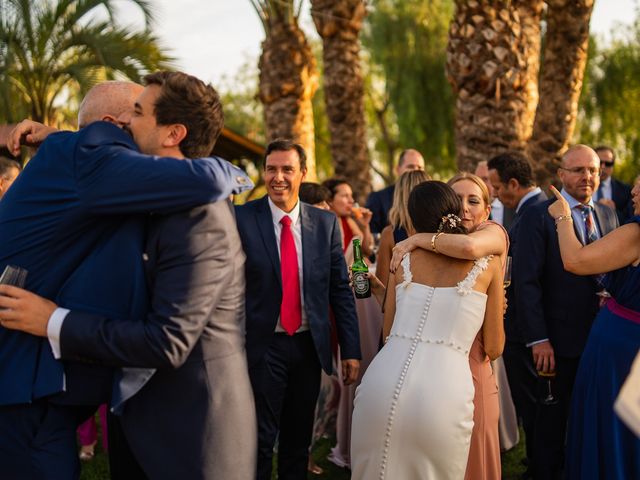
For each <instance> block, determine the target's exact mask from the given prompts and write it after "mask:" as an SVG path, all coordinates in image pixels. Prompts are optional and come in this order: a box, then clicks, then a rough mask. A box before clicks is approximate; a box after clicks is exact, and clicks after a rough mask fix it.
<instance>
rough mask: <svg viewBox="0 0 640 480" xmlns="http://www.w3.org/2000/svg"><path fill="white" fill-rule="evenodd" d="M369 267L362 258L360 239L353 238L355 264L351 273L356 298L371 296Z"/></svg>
mask: <svg viewBox="0 0 640 480" xmlns="http://www.w3.org/2000/svg"><path fill="white" fill-rule="evenodd" d="M368 271H369V267H367V264H366V263H364V260H362V249H361V248H360V240H358V239H357V238H354V239H353V265H351V274H352V278H353V291H354V292H355V294H356V298H369V297H370V296H371V284H370V283H369V279H368V278H367V272H368Z"/></svg>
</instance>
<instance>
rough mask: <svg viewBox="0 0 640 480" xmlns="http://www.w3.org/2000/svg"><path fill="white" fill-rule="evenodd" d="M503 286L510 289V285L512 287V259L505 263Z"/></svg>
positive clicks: (508, 258)
mask: <svg viewBox="0 0 640 480" xmlns="http://www.w3.org/2000/svg"><path fill="white" fill-rule="evenodd" d="M502 284H503V285H504V288H509V285H511V257H507V260H506V261H505V263H504V280H503V282H502Z"/></svg>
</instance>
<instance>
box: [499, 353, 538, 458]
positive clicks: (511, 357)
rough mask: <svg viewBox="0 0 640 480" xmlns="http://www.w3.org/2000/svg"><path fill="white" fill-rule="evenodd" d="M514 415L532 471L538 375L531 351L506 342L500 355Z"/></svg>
mask: <svg viewBox="0 0 640 480" xmlns="http://www.w3.org/2000/svg"><path fill="white" fill-rule="evenodd" d="M502 358H503V359H504V366H505V369H506V371H507V380H508V381H509V388H510V389H511V398H512V399H513V404H514V405H515V407H516V414H517V415H518V418H519V419H520V420H521V421H522V428H523V430H524V434H525V439H526V452H527V458H528V460H529V465H530V469H531V470H532V469H533V464H532V462H533V458H534V438H535V430H536V409H537V383H538V378H537V377H538V374H537V372H536V369H535V366H534V365H533V357H532V356H531V349H530V348H528V347H527V346H526V345H525V344H524V343H519V342H511V341H507V342H506V343H505V346H504V352H503V354H502Z"/></svg>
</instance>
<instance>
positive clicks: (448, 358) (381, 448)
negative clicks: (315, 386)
mask: <svg viewBox="0 0 640 480" xmlns="http://www.w3.org/2000/svg"><path fill="white" fill-rule="evenodd" d="M409 259H410V256H409V255H406V256H405V257H404V258H403V261H402V267H403V270H404V281H403V282H402V283H401V284H400V285H397V286H396V314H395V319H394V322H393V327H392V329H391V334H390V335H389V339H388V341H387V343H386V344H385V346H384V348H383V349H382V350H381V351H380V353H378V355H377V356H376V357H375V358H374V359H373V362H372V363H371V365H369V368H368V369H367V372H366V373H365V375H364V377H363V379H362V383H361V384H360V386H359V387H358V390H357V391H356V397H355V402H354V412H353V423H352V437H351V468H352V476H351V478H352V480H373V479H379V480H384V479H388V480H444V479H463V478H464V474H465V469H466V465H467V457H468V454H469V441H470V438H471V430H472V428H473V394H474V389H473V381H472V378H471V371H470V369H469V359H468V355H469V350H470V348H471V344H472V343H473V340H474V338H475V337H476V335H477V333H478V331H479V330H480V328H481V327H482V323H483V321H484V313H485V308H486V300H487V296H486V295H485V294H484V293H481V292H477V291H475V290H473V286H474V284H475V282H476V279H477V277H478V275H479V274H480V273H481V272H482V271H483V270H485V269H486V268H487V266H488V263H489V260H490V257H484V258H481V259H479V260H476V261H475V263H474V266H473V268H472V269H471V271H470V272H469V273H468V274H467V276H466V277H465V278H464V279H463V280H462V281H461V282H459V283H458V285H457V286H455V287H446V288H445V287H437V288H434V287H430V286H428V285H423V284H419V283H414V282H412V276H411V267H410V260H409Z"/></svg>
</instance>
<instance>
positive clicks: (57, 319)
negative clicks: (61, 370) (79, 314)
mask: <svg viewBox="0 0 640 480" xmlns="http://www.w3.org/2000/svg"><path fill="white" fill-rule="evenodd" d="M68 313H69V310H67V309H66V308H60V307H58V308H56V309H55V310H54V312H53V313H52V314H51V317H49V323H47V338H48V339H49V345H51V350H52V351H53V356H54V358H55V359H56V360H59V359H60V357H62V353H61V351H60V332H61V331H62V323H63V322H64V319H65V318H67V314H68Z"/></svg>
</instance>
